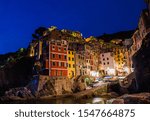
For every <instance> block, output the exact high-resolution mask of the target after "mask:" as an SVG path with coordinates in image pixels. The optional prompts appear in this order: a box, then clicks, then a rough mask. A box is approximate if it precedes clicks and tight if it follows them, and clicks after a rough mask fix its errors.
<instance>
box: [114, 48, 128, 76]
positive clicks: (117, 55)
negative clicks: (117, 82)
mask: <svg viewBox="0 0 150 121" xmlns="http://www.w3.org/2000/svg"><path fill="white" fill-rule="evenodd" d="M125 52H126V51H125V48H123V47H116V48H114V59H115V66H116V70H117V71H118V74H119V73H122V72H124V68H125V66H126V54H125Z"/></svg>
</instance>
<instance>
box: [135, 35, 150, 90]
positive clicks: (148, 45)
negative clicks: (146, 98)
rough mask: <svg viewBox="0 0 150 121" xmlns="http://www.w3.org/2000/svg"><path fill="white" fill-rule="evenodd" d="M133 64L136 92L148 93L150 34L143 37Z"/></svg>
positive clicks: (149, 88)
mask: <svg viewBox="0 0 150 121" xmlns="http://www.w3.org/2000/svg"><path fill="white" fill-rule="evenodd" d="M133 63H134V67H135V76H136V83H137V90H138V91H139V92H150V34H148V35H147V36H146V37H145V39H144V40H143V43H142V47H141V49H140V50H139V51H138V52H137V53H136V54H135V55H134V57H133Z"/></svg>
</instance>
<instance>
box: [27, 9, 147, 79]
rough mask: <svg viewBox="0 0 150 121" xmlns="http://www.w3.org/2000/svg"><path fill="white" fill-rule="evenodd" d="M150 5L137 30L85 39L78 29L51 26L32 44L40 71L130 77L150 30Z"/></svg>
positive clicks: (43, 73) (143, 13)
mask: <svg viewBox="0 0 150 121" xmlns="http://www.w3.org/2000/svg"><path fill="white" fill-rule="evenodd" d="M149 11H150V8H149V9H146V10H143V11H142V14H141V17H140V20H139V24H138V29H137V30H136V31H129V32H120V33H117V34H112V35H106V34H105V35H103V36H101V37H98V38H94V37H92V36H91V37H89V38H83V36H82V34H81V33H80V32H77V31H70V30H64V29H63V30H58V29H57V28H56V27H51V28H48V29H47V30H46V31H45V32H44V34H43V36H42V37H41V38H40V39H39V40H38V41H33V42H31V44H30V56H32V57H35V60H36V61H35V65H36V66H38V67H39V68H38V74H41V75H47V76H50V77H58V76H59V77H68V78H69V79H72V78H75V77H77V76H81V75H88V76H92V77H95V78H96V77H102V76H107V75H112V76H127V75H128V74H130V73H131V72H133V71H134V65H133V62H132V57H133V56H134V54H135V53H136V52H137V51H138V50H139V49H140V47H141V45H142V41H143V39H144V38H145V37H146V36H147V34H148V33H150V22H149V21H150V13H149Z"/></svg>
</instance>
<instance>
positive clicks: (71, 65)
mask: <svg viewBox="0 0 150 121" xmlns="http://www.w3.org/2000/svg"><path fill="white" fill-rule="evenodd" d="M67 57H68V64H67V65H68V68H67V69H68V78H70V79H71V78H73V77H75V76H76V73H75V51H72V50H68V52H67Z"/></svg>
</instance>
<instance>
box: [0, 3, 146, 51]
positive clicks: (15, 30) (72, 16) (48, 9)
mask: <svg viewBox="0 0 150 121" xmlns="http://www.w3.org/2000/svg"><path fill="white" fill-rule="evenodd" d="M143 1H144V0H0V28H1V29H0V54H3V53H7V52H14V51H16V50H17V49H18V48H21V47H27V46H28V44H29V41H30V40H31V39H32V36H31V35H32V33H33V32H34V30H35V29H36V28H38V27H39V26H45V27H49V26H51V25H54V26H57V27H58V28H60V29H63V28H64V29H71V30H78V31H80V32H82V33H83V36H85V37H88V36H90V35H94V36H98V35H102V34H103V33H114V32H118V31H124V30H130V29H135V28H136V27H137V23H138V19H139V16H140V12H141V10H142V9H143V8H145V3H144V2H143Z"/></svg>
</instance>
